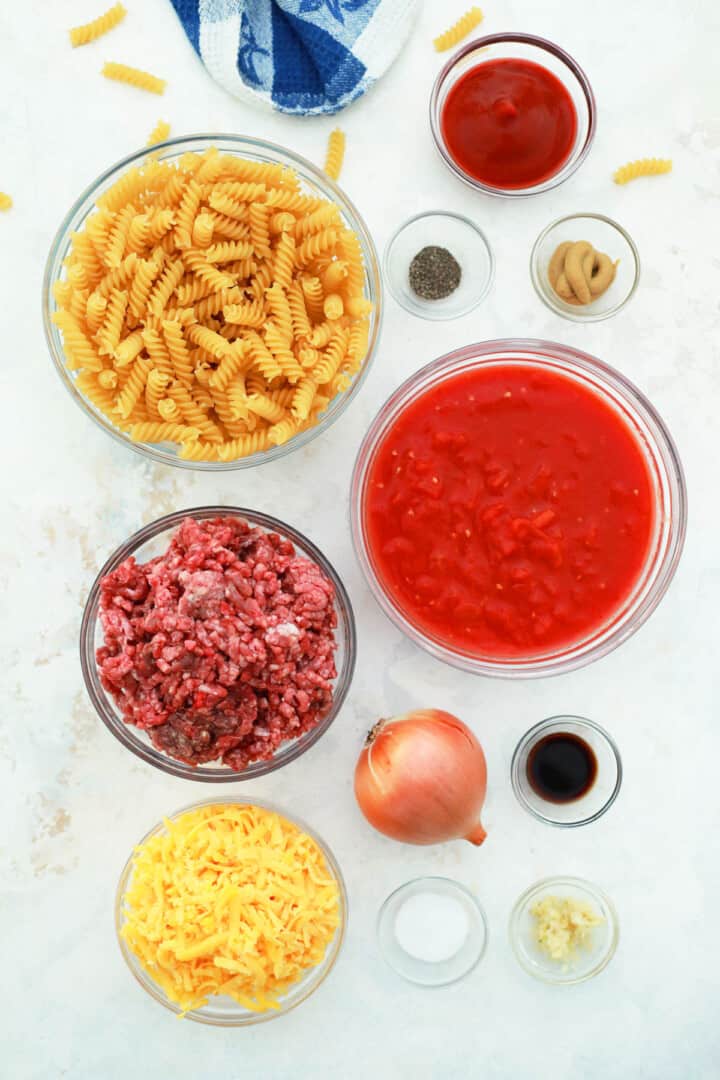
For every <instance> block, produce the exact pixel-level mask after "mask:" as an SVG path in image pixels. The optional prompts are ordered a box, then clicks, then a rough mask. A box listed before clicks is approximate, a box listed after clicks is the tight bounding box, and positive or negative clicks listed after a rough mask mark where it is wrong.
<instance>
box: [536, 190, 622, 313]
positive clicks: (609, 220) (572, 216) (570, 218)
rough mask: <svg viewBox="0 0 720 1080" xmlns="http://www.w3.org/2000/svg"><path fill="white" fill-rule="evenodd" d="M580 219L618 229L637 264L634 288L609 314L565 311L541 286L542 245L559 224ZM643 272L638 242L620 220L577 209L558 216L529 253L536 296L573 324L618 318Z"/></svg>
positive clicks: (550, 309)
mask: <svg viewBox="0 0 720 1080" xmlns="http://www.w3.org/2000/svg"><path fill="white" fill-rule="evenodd" d="M581 218H591V219H592V220H593V221H602V222H604V223H605V224H606V225H609V226H610V227H611V228H612V229H615V230H616V231H617V232H619V233H620V235H621V236H622V238H623V240H624V241H625V243H626V244H627V245H628V247H629V248H630V251H631V252H632V257H633V265H634V274H633V282H632V285H631V286H630V289H629V290H628V292H627V293H626V294H625V296H624V297H623V298H622V300H619V301H618V302H617V303H616V304H615V305H613V307H611V308H608V310H607V311H602V312H588V313H587V314H586V315H582V314H579V312H580V310H581V309H580V308H578V309H577V312H578V313H577V314H576V311H575V309H573V308H571V307H570V305H567V306H568V310H567V311H566V310H564V308H563V307H561V305H560V303H558V304H554V303H552V302H551V299H550V296H549V295H548V293H547V292H546V291H545V290H544V289H543V287H542V285H541V284H540V267H539V254H540V248H541V247H542V245H543V243H544V242H545V240H546V239H547V237H548V236H549V235H550V233H551V232H552V231H553V229H556V228H557V227H558V226H559V225H565V224H566V222H568V221H577V220H578V219H581ZM640 273H641V263H640V252H639V251H638V249H637V246H636V244H635V241H634V240H633V238H632V236H631V235H630V233H629V232H628V231H627V229H624V228H623V227H622V225H620V224H619V223H618V222H617V221H614V220H613V219H612V218H609V217H607V216H606V215H605V214H596V213H592V212H590V211H585V212H583V211H582V210H578V211H576V212H575V213H573V214H565V215H564V216H563V217H559V218H556V219H555V221H551V222H550V224H549V225H547V226H546V227H545V228H544V229H543V231H542V232H541V233H540V235H539V236H538V238H537V240H536V241H535V243H534V244H533V246H532V251H531V252H530V280H531V281H532V285H533V288H534V290H535V292H536V293H537V295H538V297H539V298H540V299H541V300H542V302H543V304H544V305H545V307H546V308H548V310H549V311H553V312H554V313H555V314H556V315H559V316H560V318H561V319H568V320H569V321H570V322H575V323H590V322H604V320H605V319H610V318H612V316H613V315H617V314H618V312H619V311H622V309H623V308H624V307H625V305H626V304H627V303H628V301H629V300H631V299H632V297H633V296H634V295H635V293H636V291H637V287H638V285H639V284H640Z"/></svg>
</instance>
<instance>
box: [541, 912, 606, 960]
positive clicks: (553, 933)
mask: <svg viewBox="0 0 720 1080" xmlns="http://www.w3.org/2000/svg"><path fill="white" fill-rule="evenodd" d="M530 914H531V915H533V916H534V918H535V920H536V926H535V941H536V942H537V944H538V946H539V948H540V949H542V951H543V952H545V953H547V955H548V956H549V957H550V959H551V960H559V961H568V960H571V959H572V957H573V956H574V954H575V953H576V952H577V950H578V948H580V947H581V946H585V948H588V949H589V948H590V946H591V944H592V942H591V936H592V931H593V928H594V927H596V926H602V924H603V923H604V922H605V919H604V918H603V916H602V915H599V914H598V913H597V912H596V911H594V910H593V908H592V907H591V906H590V904H588V903H586V902H585V901H583V900H575V899H574V898H573V897H571V896H544V897H543V898H542V900H538V902H537V903H536V904H534V905H533V906H532V907H531V908H530Z"/></svg>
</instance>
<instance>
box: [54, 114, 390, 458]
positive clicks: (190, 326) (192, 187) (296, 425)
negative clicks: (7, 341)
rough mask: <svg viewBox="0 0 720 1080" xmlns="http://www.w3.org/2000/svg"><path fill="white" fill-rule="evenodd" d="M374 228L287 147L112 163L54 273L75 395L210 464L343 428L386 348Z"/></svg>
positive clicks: (226, 148) (234, 139) (146, 441)
mask: <svg viewBox="0 0 720 1080" xmlns="http://www.w3.org/2000/svg"><path fill="white" fill-rule="evenodd" d="M381 314H382V282H381V276H380V269H379V265H378V259H377V253H376V251H375V246H374V244H373V241H372V237H371V235H370V233H369V231H368V229H367V227H366V226H365V224H364V222H363V220H362V218H361V217H360V215H359V213H358V211H357V210H356V209H355V207H354V205H353V204H352V203H351V202H350V200H349V199H348V198H347V196H346V195H345V194H344V192H343V191H342V190H341V189H340V188H339V187H338V186H337V184H336V183H335V182H334V181H333V180H332V179H331V178H330V177H328V176H327V175H326V174H325V173H324V172H323V171H322V170H321V169H319V168H318V167H316V166H315V165H313V164H312V163H311V162H309V161H307V160H305V159H304V158H302V157H299V156H298V155H296V154H294V153H293V152H292V151H290V150H286V149H285V148H283V147H281V146H276V145H274V144H272V143H268V142H265V141H263V140H260V139H252V138H249V137H243V136H237V135H230V134H228V135H193V136H188V137H185V138H179V139H171V140H168V141H167V142H165V143H163V144H162V146H161V147H159V148H158V147H153V148H151V149H148V148H143V149H142V150H139V151H137V152H136V153H134V154H131V155H129V156H128V157H126V158H124V159H123V160H122V161H120V162H118V163H117V164H116V165H113V166H112V167H111V168H109V169H108V170H107V171H106V172H105V173H103V175H102V176H100V177H99V178H98V179H97V180H96V181H95V182H94V183H93V184H91V185H90V187H89V188H88V189H87V190H86V191H85V192H83V194H82V195H81V196H80V197H79V199H78V200H77V201H76V203H75V204H74V205H73V207H72V208H71V209H70V211H69V212H68V214H67V215H66V217H65V219H64V221H63V222H62V224H61V226H60V228H59V230H58V232H57V235H56V237H55V240H54V241H53V244H52V248H51V250H50V254H49V256H48V260H47V264H46V269H45V277H44V282H43V317H44V325H45V335H46V339H47V342H48V346H49V349H50V353H51V356H52V359H53V362H54V364H55V368H56V370H57V372H58V374H59V376H60V378H61V379H62V382H63V384H64V385H65V388H66V389H67V390H68V391H69V393H70V394H71V396H72V397H73V399H74V400H75V402H76V403H77V404H78V405H80V406H81V408H82V409H83V411H84V412H85V413H86V414H87V415H88V416H89V417H90V418H91V419H92V420H94V421H95V423H96V424H97V425H98V426H99V427H101V428H102V429H103V430H104V431H105V432H106V433H107V434H109V435H110V436H112V438H114V439H115V440H116V441H118V442H120V443H122V444H123V445H125V446H129V447H131V448H132V449H134V450H136V451H137V452H138V453H140V454H142V455H143V456H144V457H147V458H151V459H152V460H154V461H158V462H161V463H162V464H166V465H175V466H180V467H184V468H190V469H200V470H209V471H217V470H220V471H222V470H228V469H238V468H245V467H248V466H254V465H258V464H261V463H263V462H265V461H270V460H274V459H275V458H278V457H282V456H283V455H285V454H287V453H288V452H290V451H291V450H295V449H297V448H299V447H301V446H303V445H305V444H306V443H308V442H309V441H310V440H311V439H313V438H315V436H316V435H318V434H319V433H320V432H321V431H324V430H325V429H326V428H328V427H329V426H330V425H331V424H332V423H334V421H335V420H337V419H338V417H339V416H340V415H341V414H342V413H343V412H344V411H345V409H346V408H347V406H348V405H349V404H350V402H351V401H352V400H353V399H354V397H355V396H356V394H357V393H358V391H359V389H360V386H361V385H362V383H363V382H364V379H365V377H366V375H367V372H368V369H369V367H370V364H371V362H372V359H373V356H374V354H375V351H376V347H377V342H378V336H379V332H380V323H381Z"/></svg>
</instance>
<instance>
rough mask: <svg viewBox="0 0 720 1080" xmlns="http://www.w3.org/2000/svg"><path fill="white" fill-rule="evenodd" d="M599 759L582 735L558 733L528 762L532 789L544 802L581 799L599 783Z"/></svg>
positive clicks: (541, 744)
mask: <svg viewBox="0 0 720 1080" xmlns="http://www.w3.org/2000/svg"><path fill="white" fill-rule="evenodd" d="M596 776H597V758H596V757H595V754H594V752H593V750H592V748H591V747H590V746H588V744H587V743H586V742H585V740H584V739H581V738H580V736H579V735H571V734H570V733H569V732H564V731H562V732H557V733H556V734H554V735H546V736H545V738H544V739H540V741H539V742H537V743H536V744H535V746H533V748H532V750H531V751H530V754H529V755H528V761H527V778H528V782H529V784H530V787H531V788H532V789H533V791H535V792H536V793H537V794H538V795H539V796H540V798H541V799H545V800H547V802H553V803H569V802H575V800H576V799H581V798H582V796H583V795H585V794H587V792H588V791H589V790H590V788H591V787H592V786H593V784H594V783H595V778H596Z"/></svg>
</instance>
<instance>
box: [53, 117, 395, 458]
mask: <svg viewBox="0 0 720 1080" xmlns="http://www.w3.org/2000/svg"><path fill="white" fill-rule="evenodd" d="M210 146H217V147H218V149H219V150H221V151H224V152H227V153H235V154H239V155H242V154H243V152H246V153H247V154H250V155H252V154H253V153H255V154H256V155H261V156H262V155H263V154H264V155H266V158H267V155H269V158H267V159H268V160H273V161H277V162H278V163H279V164H286V165H290V166H292V167H293V168H296V169H298V171H299V172H300V173H302V172H307V173H309V174H310V176H311V177H312V180H313V182H314V183H315V184H317V186H318V188H319V189H320V190H321V191H322V192H323V194H324V195H325V196H326V197H327V198H328V199H331V200H333V201H334V202H336V203H337V204H338V206H339V207H340V210H341V211H342V213H343V214H344V215H345V216H346V217H347V218H348V220H349V221H350V223H351V226H352V228H353V229H354V231H355V232H356V233H357V235H358V237H359V239H360V242H361V245H362V249H363V255H364V256H365V260H366V266H365V273H366V277H367V281H368V282H369V288H368V298H369V299H370V300H371V301H372V303H373V304H374V313H373V315H372V316H371V330H370V337H369V340H368V351H367V355H366V357H365V360H364V361H363V365H362V368H361V369H360V371H359V372H358V373H357V374H356V375H355V376H354V377H353V381H352V384H351V386H350V387H349V389H348V390H346V391H345V392H344V393H343V394H342V396H341V397H340V400H339V403H338V405H337V406H336V408H335V410H334V411H329V412H327V413H326V414H325V416H324V417H323V418H322V419H321V421H320V423H318V424H316V425H315V426H314V427H312V428H308V429H307V431H302V432H300V433H299V434H298V435H295V436H293V438H292V439H289V440H288V441H287V442H286V443H282V444H281V445H280V446H274V447H271V448H270V449H269V450H263V451H261V452H259V453H257V454H250V455H248V456H247V457H244V458H237V459H236V460H235V461H185V460H183V459H182V458H179V457H177V456H176V455H175V454H170V453H168V452H166V451H162V450H158V449H156V448H155V447H154V446H153V445H152V444H150V443H135V442H133V441H132V439H130V437H129V436H128V435H126V434H125V433H124V432H122V431H119V430H118V429H116V428H115V427H114V426H113V425H112V424H111V423H110V422H109V421H108V420H106V419H105V418H104V417H103V416H102V415H101V414H100V413H99V412H96V410H95V409H94V408H93V407H92V406H91V405H90V403H89V402H88V401H87V399H86V398H85V395H84V394H82V393H81V392H80V391H79V390H78V389H77V387H76V386H75V382H74V380H73V379H72V377H71V375H70V372H69V371H68V369H67V367H66V365H65V361H64V352H63V348H62V343H61V340H60V336H59V332H58V331H57V328H56V327H55V325H54V324H53V323H52V322H51V318H50V316H51V314H52V312H53V311H54V310H55V305H54V299H53V296H52V287H53V284H54V283H55V281H57V280H58V278H59V276H60V272H61V270H62V260H61V258H60V256H61V253H62V251H63V250H64V248H65V246H66V243H67V240H68V237H69V235H70V233H71V232H72V231H74V229H75V226H76V225H77V223H78V222H79V221H80V220H81V219H82V218H83V215H84V214H85V213H86V211H87V210H88V209H89V208H90V207H91V206H92V204H93V203H94V201H95V197H96V194H97V191H98V189H99V188H100V187H101V185H102V184H104V183H105V182H106V181H107V180H109V179H111V178H113V177H116V176H118V175H119V174H120V173H122V172H124V171H125V169H127V168H129V167H131V166H132V165H135V164H142V163H144V162H145V160H146V159H147V158H148V156H149V155H150V154H155V155H159V156H160V158H161V160H162V158H163V157H167V156H175V155H176V154H178V153H180V152H184V151H187V150H195V151H200V150H204V149H207V148H208V147H210ZM42 316H43V327H44V330H45V340H46V342H47V346H48V349H49V351H50V355H51V357H52V360H53V364H54V366H55V370H56V372H57V374H58V376H59V378H60V381H61V382H62V384H63V386H64V387H65V389H66V390H67V392H68V393H69V394H70V396H71V398H72V399H73V401H74V402H75V403H76V404H77V405H78V406H79V407H80V408H81V409H82V410H83V412H84V413H85V414H86V416H89V417H90V419H91V420H92V421H93V422H94V423H95V424H97V426H98V427H100V428H101V429H102V430H103V431H104V432H106V434H108V435H110V436H111V438H113V439H114V440H115V442H117V443H119V444H120V445H121V446H124V447H127V448H129V449H130V450H133V451H134V452H135V453H137V454H139V455H140V456H141V457H144V458H146V459H150V460H151V461H157V462H159V463H160V464H162V465H170V466H172V467H174V468H180V469H191V470H195V471H199V472H232V471H234V470H238V469H248V468H252V467H254V466H256V465H263V464H264V463H265V462H266V461H276V460H277V459H278V458H281V457H285V455H286V454H290V453H292V452H293V451H294V450H299V449H300V447H301V446H307V444H308V443H310V442H312V441H313V439H315V438H317V437H318V436H319V435H321V434H322V433H323V432H324V431H326V430H327V429H328V428H329V427H331V426H332V424H334V423H335V421H336V420H337V419H338V418H339V417H340V416H341V415H342V414H343V413H344V412H345V410H346V409H347V407H348V406H349V405H350V403H351V402H352V401H353V400H354V399H355V397H356V396H357V394H358V392H359V391H360V388H361V387H362V385H363V383H364V382H365V379H366V378H367V376H368V373H369V371H370V368H371V366H372V363H373V360H374V358H375V355H376V353H377V346H378V342H379V338H380V330H381V327H382V318H383V288H382V275H381V273H380V262H379V258H378V253H377V250H376V248H375V242H374V241H373V238H372V235H371V233H370V231H369V229H368V227H367V225H366V224H365V221H364V219H363V218H362V217H361V215H360V213H359V212H358V210H357V208H356V207H355V204H354V203H353V202H352V201H351V200H350V199H349V198H348V196H347V195H346V194H345V192H344V191H343V190H342V189H341V188H340V187H339V186H338V184H336V183H335V181H334V180H332V179H331V178H330V177H329V176H327V175H326V174H325V173H324V172H323V171H322V169H320V168H318V166H317V165H314V164H313V163H312V162H311V161H308V159H307V158H304V157H302V156H301V155H300V154H296V153H295V152H294V151H293V150H288V149H287V148H286V147H284V146H280V145H279V144H277V143H272V142H268V141H267V140H265V139H256V138H252V137H251V136H245V135H233V134H231V133H223V132H220V133H217V134H209V133H198V134H195V135H182V136H179V137H178V138H174V139H168V140H166V141H165V142H163V143H159V144H158V145H157V146H154V147H147V146H144V147H142V148H141V149H140V150H136V151H134V152H133V153H132V154H127V155H126V156H125V157H123V158H121V159H120V160H119V161H117V162H115V164H113V165H111V166H110V167H109V168H108V169H106V170H105V171H104V172H103V173H101V175H100V176H99V177H97V179H96V180H94V181H93V182H92V183H91V184H89V185H88V187H86V188H85V190H84V191H83V192H82V194H81V195H80V196H79V197H78V198H77V199H76V200H75V202H74V203H73V205H72V206H71V207H70V209H69V210H68V212H67V214H66V215H65V217H64V218H63V220H62V222H61V224H60V227H59V228H58V230H57V232H56V233H55V236H54V238H53V241H52V244H51V246H50V251H49V253H48V257H47V260H46V263H45V270H44V273H43V283H42ZM329 408H331V406H329Z"/></svg>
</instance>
